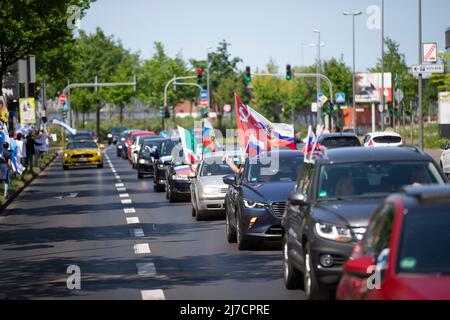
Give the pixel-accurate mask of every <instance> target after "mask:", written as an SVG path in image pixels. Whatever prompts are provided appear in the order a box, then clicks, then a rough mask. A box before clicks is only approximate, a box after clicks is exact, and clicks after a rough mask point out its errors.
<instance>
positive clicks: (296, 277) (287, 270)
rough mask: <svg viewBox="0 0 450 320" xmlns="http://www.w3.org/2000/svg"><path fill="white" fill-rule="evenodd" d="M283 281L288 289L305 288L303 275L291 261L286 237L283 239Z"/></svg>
mask: <svg viewBox="0 0 450 320" xmlns="http://www.w3.org/2000/svg"><path fill="white" fill-rule="evenodd" d="M283 281H284V285H285V286H286V289H289V290H291V289H303V275H302V273H301V272H300V271H298V270H297V269H296V268H295V267H294V266H292V265H291V263H290V261H289V254H288V245H287V241H286V239H284V241H283Z"/></svg>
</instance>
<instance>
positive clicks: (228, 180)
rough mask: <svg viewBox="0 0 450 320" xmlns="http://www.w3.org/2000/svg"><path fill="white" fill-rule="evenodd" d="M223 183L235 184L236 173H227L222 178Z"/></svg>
mask: <svg viewBox="0 0 450 320" xmlns="http://www.w3.org/2000/svg"><path fill="white" fill-rule="evenodd" d="M222 180H223V183H225V184H227V185H235V184H236V175H234V174H228V175H226V176H224V177H223V178H222Z"/></svg>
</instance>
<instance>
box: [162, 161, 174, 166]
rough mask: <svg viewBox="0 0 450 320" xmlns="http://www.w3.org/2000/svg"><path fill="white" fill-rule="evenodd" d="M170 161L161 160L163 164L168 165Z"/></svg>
mask: <svg viewBox="0 0 450 320" xmlns="http://www.w3.org/2000/svg"><path fill="white" fill-rule="evenodd" d="M171 163H172V160H165V161H163V164H165V165H170V164H171Z"/></svg>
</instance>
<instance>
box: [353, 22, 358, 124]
mask: <svg viewBox="0 0 450 320" xmlns="http://www.w3.org/2000/svg"><path fill="white" fill-rule="evenodd" d="M352 18H353V85H352V90H353V92H352V96H353V130H354V131H355V133H357V132H356V127H357V125H356V121H357V117H356V100H355V91H356V88H355V14H353V15H352Z"/></svg>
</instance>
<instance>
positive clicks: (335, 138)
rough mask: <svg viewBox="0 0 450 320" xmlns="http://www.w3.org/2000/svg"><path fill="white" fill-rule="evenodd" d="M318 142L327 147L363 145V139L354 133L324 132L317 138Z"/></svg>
mask: <svg viewBox="0 0 450 320" xmlns="http://www.w3.org/2000/svg"><path fill="white" fill-rule="evenodd" d="M317 143H318V144H320V145H322V146H324V147H326V148H327V149H334V148H343V147H361V141H359V139H358V136H357V135H356V134H354V133H342V132H336V133H323V134H321V135H320V136H319V138H318V139H317Z"/></svg>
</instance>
